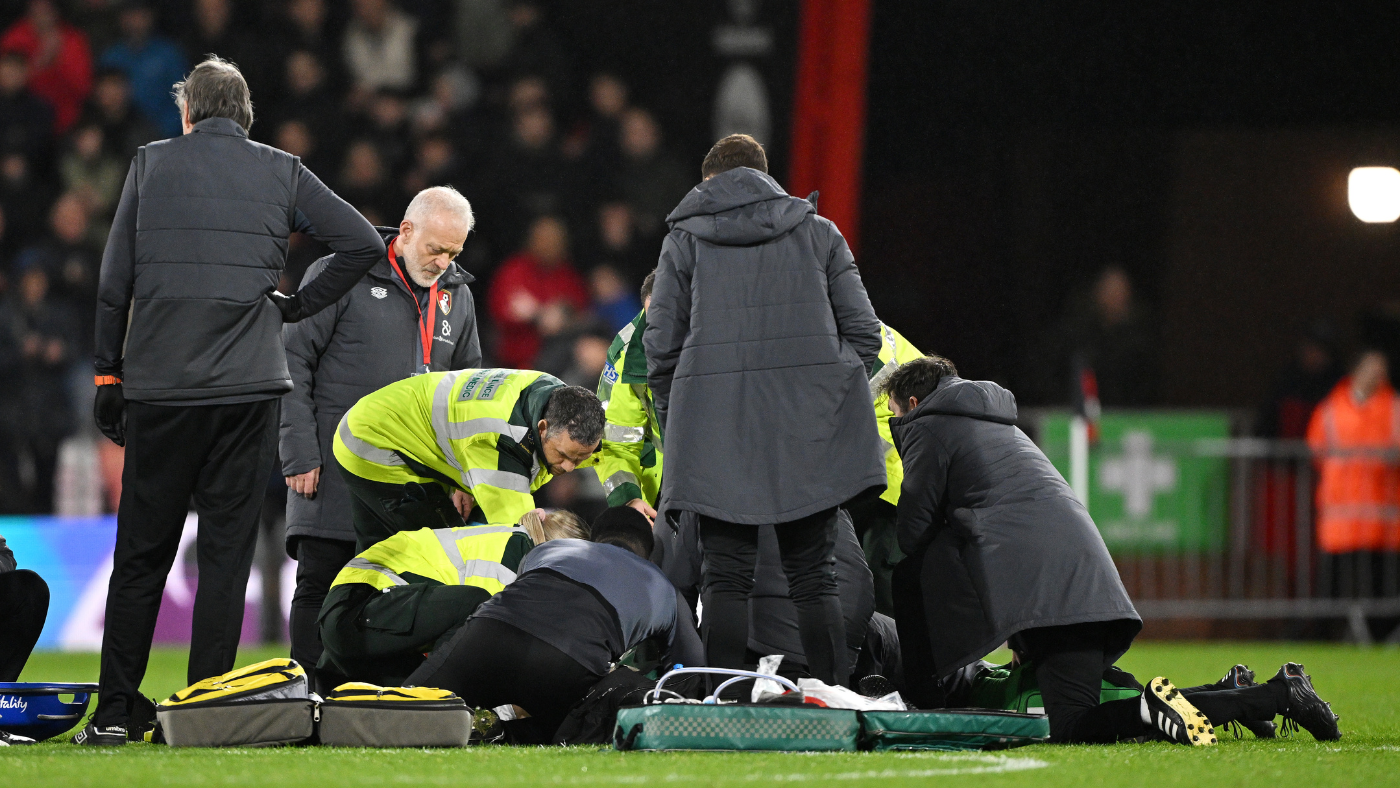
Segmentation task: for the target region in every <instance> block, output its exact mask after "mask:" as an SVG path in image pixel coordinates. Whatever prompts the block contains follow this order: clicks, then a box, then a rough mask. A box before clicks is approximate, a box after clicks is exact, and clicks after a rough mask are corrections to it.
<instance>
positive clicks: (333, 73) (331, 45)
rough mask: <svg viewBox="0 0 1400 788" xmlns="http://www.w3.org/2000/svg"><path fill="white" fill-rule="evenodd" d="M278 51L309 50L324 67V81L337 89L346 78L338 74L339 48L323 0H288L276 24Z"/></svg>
mask: <svg viewBox="0 0 1400 788" xmlns="http://www.w3.org/2000/svg"><path fill="white" fill-rule="evenodd" d="M279 28H280V29H279V32H280V33H281V51H282V52H284V53H289V52H293V51H297V50H301V51H305V52H310V53H311V54H312V55H314V56H315V57H316V61H317V62H318V63H320V64H321V66H322V68H324V69H326V73H325V79H326V84H327V85H328V86H329V87H330V88H331V89H332V90H333V91H334V92H337V93H338V92H339V91H340V88H341V87H342V86H344V84H345V81H344V79H343V78H342V75H341V67H340V59H341V49H340V46H339V45H338V44H337V43H336V42H335V40H334V38H333V37H332V36H331V32H330V30H329V27H328V26H327V24H326V2H325V0H288V2H287V7H286V17H285V19H284V21H283V23H282V24H281V25H279Z"/></svg>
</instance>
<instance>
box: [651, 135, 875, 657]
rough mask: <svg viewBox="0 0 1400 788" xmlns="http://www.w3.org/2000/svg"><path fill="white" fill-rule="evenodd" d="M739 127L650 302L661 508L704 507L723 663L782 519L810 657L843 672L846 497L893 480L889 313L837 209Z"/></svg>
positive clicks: (682, 215)
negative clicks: (841, 557)
mask: <svg viewBox="0 0 1400 788" xmlns="http://www.w3.org/2000/svg"><path fill="white" fill-rule="evenodd" d="M767 168H768V163H767V158H766V157H765V155H764V153H763V148H762V146H760V145H759V144H758V143H757V142H756V141H754V139H753V138H752V137H748V136H747V135H731V136H729V137H726V138H724V139H722V140H720V141H719V142H718V143H716V144H715V146H714V148H712V149H711V150H710V153H709V154H708V155H707V156H706V157H705V162H704V164H703V165H702V167H701V173H702V175H703V176H704V178H705V181H704V182H703V183H701V184H700V185H699V186H697V187H695V188H694V189H692V190H691V191H690V193H689V194H688V195H686V197H685V199H683V200H682V201H681V203H680V205H679V206H677V207H676V209H675V210H674V211H672V212H671V215H670V216H669V217H667V220H666V221H667V223H668V224H669V225H670V228H671V231H670V233H669V234H668V235H667V236H666V239H665V241H664V243H663V244H662V248H661V260H660V265H659V266H658V268H657V273H656V287H655V289H654V290H653V292H652V302H651V309H650V310H649V311H648V313H647V321H648V324H647V331H646V334H645V335H644V336H643V343H644V345H645V346H646V354H647V362H648V370H649V372H648V376H647V380H648V383H649V384H650V386H651V390H652V394H653V396H654V398H655V403H656V415H657V419H658V421H659V422H660V425H661V428H662V431H663V437H664V440H665V446H666V462H667V467H666V476H665V479H664V480H663V482H662V489H661V502H660V503H661V505H660V506H659V507H658V511H660V512H661V513H662V515H663V516H665V513H666V511H667V510H681V511H691V512H695V513H697V514H699V515H700V535H701V540H702V542H703V544H704V554H705V568H706V571H705V577H704V591H703V593H704V605H705V642H706V650H707V659H708V660H709V664H711V665H715V666H721V667H739V666H740V665H742V664H743V663H744V656H745V646H746V644H747V642H748V629H749V625H748V597H749V592H750V591H751V590H752V588H753V571H754V564H755V561H756V557H757V539H758V529H757V528H756V527H755V526H758V525H775V526H776V532H777V537H778V545H779V548H780V550H781V552H782V561H783V569H784V571H785V572H786V574H787V577H788V583H789V585H790V586H791V590H792V598H793V602H794V604H795V605H796V606H797V610H798V619H799V628H800V630H801V636H802V650H803V652H804V654H805V655H806V656H807V658H808V667H809V668H810V670H811V673H812V675H814V676H816V677H817V678H820V679H821V680H823V681H826V682H827V683H841V684H844V683H846V681H847V678H848V674H849V670H850V666H849V665H848V664H847V659H846V654H845V645H844V641H845V633H844V631H843V627H842V623H841V605H840V601H839V600H838V599H837V591H836V576H835V569H834V558H833V556H834V552H835V543H836V536H835V534H836V529H835V523H836V507H838V506H841V505H842V504H845V503H847V502H849V501H851V500H853V499H860V498H862V497H863V496H869V495H878V494H879V493H881V492H883V491H884V489H885V466H884V460H883V457H882V451H881V448H882V447H881V444H880V438H879V434H878V432H877V430H876V425H875V410H874V408H873V407H871V401H870V389H869V385H868V383H867V380H868V378H867V375H868V374H869V372H870V369H871V367H872V366H873V365H874V363H875V361H876V359H877V358H878V356H879V353H880V336H879V331H880V323H879V320H878V318H876V317H875V312H874V310H873V309H872V308H871V306H870V299H869V298H868V297H867V296H866V293H865V287H864V285H862V284H861V280H860V272H859V271H857V270H856V265H855V260H854V258H853V256H852V255H851V251H850V249H849V248H847V246H846V242H845V240H844V239H843V238H842V237H841V233H840V232H839V231H838V230H837V229H836V226H835V225H834V224H832V223H831V222H830V221H828V220H826V219H823V218H821V217H819V216H817V215H816V209H815V207H814V206H813V205H812V204H811V203H809V202H808V201H806V200H802V199H800V198H797V197H791V196H789V195H788V194H787V193H786V192H784V191H783V190H782V188H781V187H779V186H778V184H777V182H776V181H774V180H773V179H772V178H770V177H769V176H768V174H767Z"/></svg>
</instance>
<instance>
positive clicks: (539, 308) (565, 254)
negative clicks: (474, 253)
mask: <svg viewBox="0 0 1400 788" xmlns="http://www.w3.org/2000/svg"><path fill="white" fill-rule="evenodd" d="M487 304H488V310H489V312H490V315H491V318H492V319H493V320H494V321H495V322H496V327H497V329H498V333H499V335H498V337H497V343H496V358H497V361H498V362H499V363H500V364H502V365H503V366H506V367H514V368H517V369H530V368H531V367H530V365H531V364H532V363H533V362H534V359H535V355H536V354H537V353H538V352H539V349H540V337H541V335H545V336H550V335H553V334H558V333H560V332H561V331H563V330H564V329H565V328H567V327H568V323H569V322H570V320H571V318H572V315H573V314H578V313H581V312H583V311H584V310H586V309H587V308H588V290H587V288H586V287H585V286H584V283H583V278H582V277H580V276H579V274H578V272H577V271H575V270H574V267H573V264H572V263H571V262H569V234H568V231H567V230H566V229H565V227H564V222H563V221H561V220H560V219H559V218H558V217H556V216H541V217H540V218H538V219H536V220H535V221H534V223H533V224H531V225H530V230H529V234H528V240H527V241H526V245H525V248H524V249H523V250H521V251H519V252H517V253H516V254H515V255H514V256H512V257H511V258H510V259H508V260H506V261H505V263H504V264H503V265H502V266H501V269H500V270H499V271H498V272H497V273H496V276H495V279H494V280H493V281H492V282H491V287H490V292H489V294H488V296H487Z"/></svg>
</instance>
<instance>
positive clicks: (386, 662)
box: [316, 509, 588, 693]
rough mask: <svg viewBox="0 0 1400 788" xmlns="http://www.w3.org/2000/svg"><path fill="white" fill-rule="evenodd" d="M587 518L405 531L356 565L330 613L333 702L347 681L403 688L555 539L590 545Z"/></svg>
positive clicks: (326, 620)
mask: <svg viewBox="0 0 1400 788" xmlns="http://www.w3.org/2000/svg"><path fill="white" fill-rule="evenodd" d="M586 538H588V527H587V526H586V525H584V523H583V520H580V519H579V517H578V515H576V514H574V513H572V512H566V511H563V510H560V511H555V512H550V513H549V514H544V513H543V511H542V510H539V509H536V510H535V511H532V512H529V513H528V514H526V515H525V516H524V517H522V518H521V520H520V525H519V526H515V525H472V526H466V527H458V528H422V529H419V530H417V531H400V532H399V533H396V534H394V535H393V536H391V537H389V538H388V539H385V540H384V541H382V542H380V543H379V544H376V545H375V546H373V547H371V548H370V549H368V550H366V551H364V552H363V553H360V554H359V555H357V556H355V557H354V558H353V559H351V560H350V561H349V563H347V564H346V565H345V568H344V569H341V570H340V573H339V574H338V575H336V577H335V580H334V582H332V583H331V590H330V593H329V594H327V596H326V605H325V609H324V611H323V612H322V613H321V632H322V636H323V638H324V640H325V644H326V648H325V653H324V655H323V656H322V657H321V664H320V665H319V666H318V670H317V672H316V675H317V677H318V679H320V684H319V686H320V687H321V690H320V691H321V692H323V693H324V691H325V690H328V689H330V688H332V687H335V686H337V685H339V684H341V683H344V682H345V681H367V682H369V683H371V684H378V685H380V686H387V687H393V686H398V685H400V684H402V683H403V681H404V679H405V678H407V677H408V674H410V673H412V672H413V671H414V670H415V669H416V668H417V667H418V666H419V665H421V664H422V663H423V654H424V653H426V652H428V651H432V650H433V649H434V648H435V647H436V644H438V643H443V642H445V641H446V640H447V639H448V638H450V637H451V636H452V633H454V632H456V631H457V628H458V627H460V626H461V625H462V623H463V622H465V621H466V620H467V617H468V616H470V615H471V614H472V613H473V612H475V611H476V609H477V607H478V606H479V605H480V604H481V603H482V602H485V601H486V600H487V599H490V598H491V596H492V595H494V594H497V593H500V591H501V589H503V588H505V587H506V586H508V585H510V584H511V583H512V582H514V581H515V576H516V574H517V573H518V572H519V571H520V561H521V559H523V558H524V557H525V554H526V553H528V552H530V550H532V549H534V548H535V547H537V546H539V545H541V544H544V543H545V542H548V541H550V540H551V539H586Z"/></svg>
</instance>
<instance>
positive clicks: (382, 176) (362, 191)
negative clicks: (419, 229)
mask: <svg viewBox="0 0 1400 788" xmlns="http://www.w3.org/2000/svg"><path fill="white" fill-rule="evenodd" d="M391 188H392V187H391V186H390V185H389V180H388V176H387V174H386V171H385V168H384V160H383V158H382V157H380V155H379V149H378V148H377V147H375V145H374V143H373V142H370V141H369V140H357V141H355V142H352V143H350V147H349V148H347V149H346V151H345V167H344V169H343V170H341V173H340V183H339V185H338V186H337V188H336V192H338V193H339V194H340V196H341V198H342V199H344V200H345V201H346V202H348V203H350V204H351V205H353V206H355V209H356V210H358V211H359V212H360V213H362V214H364V215H365V218H367V219H369V221H370V223H371V224H375V225H382V224H384V222H385V217H388V216H394V215H397V213H401V211H399V212H396V211H394V210H393V205H394V203H395V197H394V195H392V194H391V193H390V191H391Z"/></svg>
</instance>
